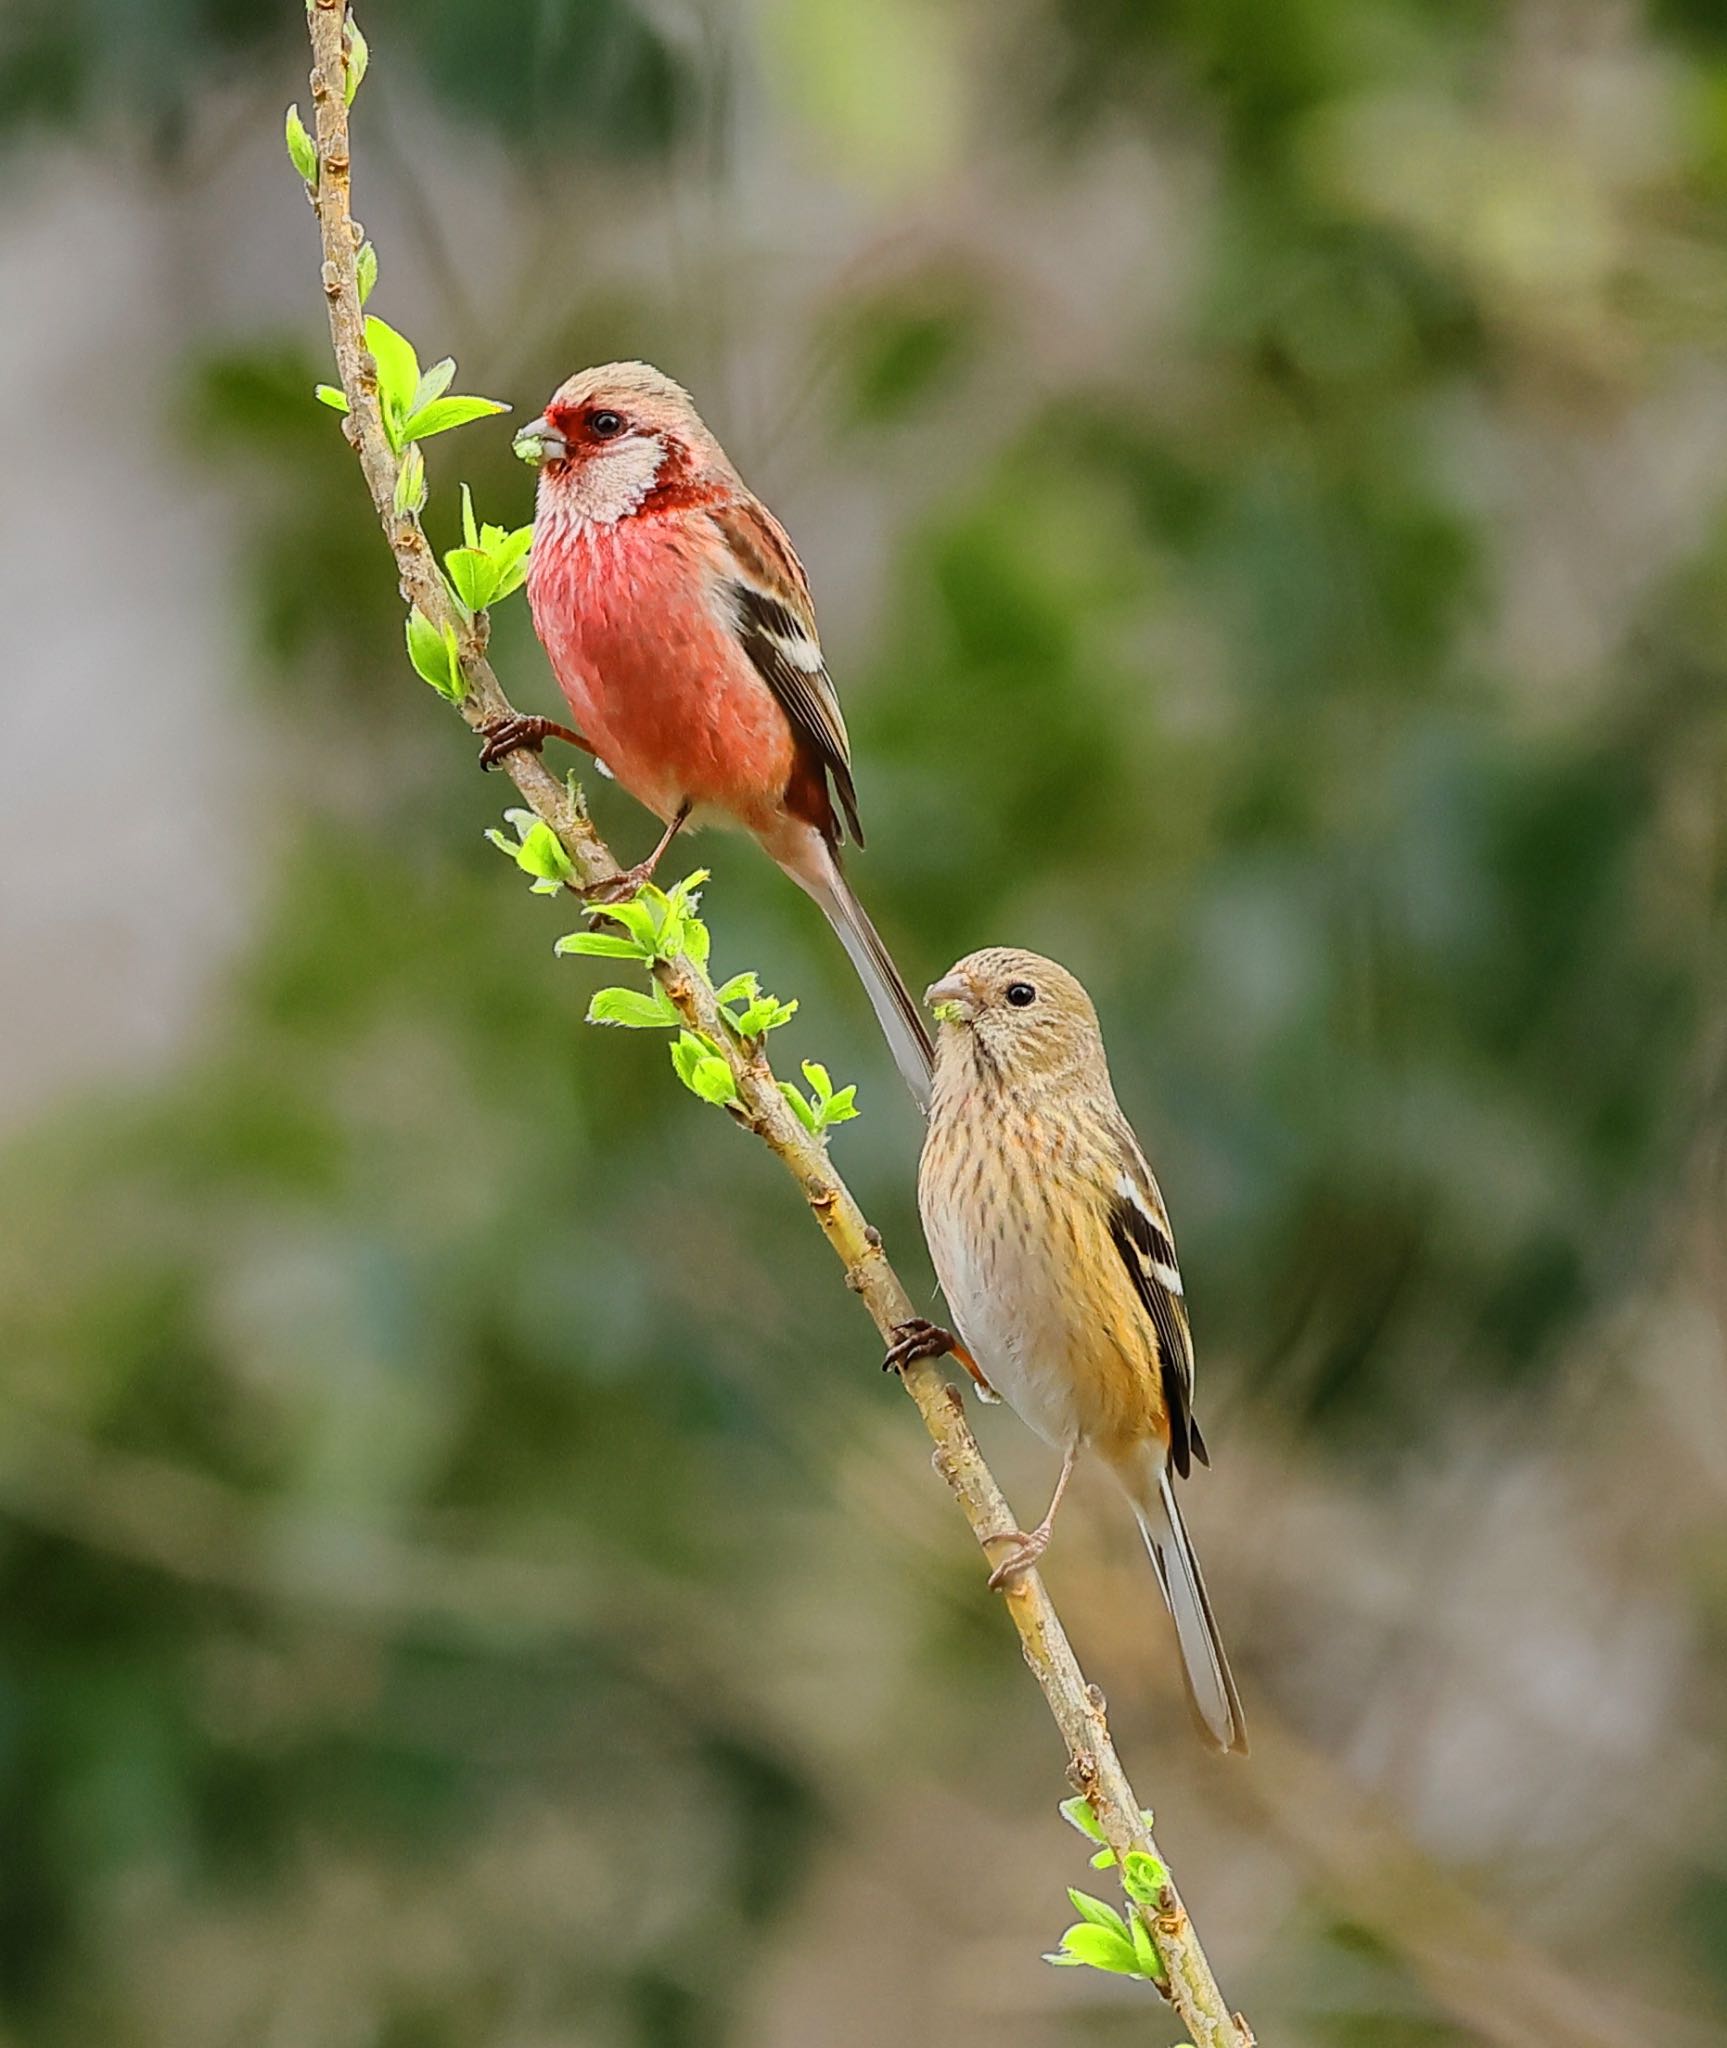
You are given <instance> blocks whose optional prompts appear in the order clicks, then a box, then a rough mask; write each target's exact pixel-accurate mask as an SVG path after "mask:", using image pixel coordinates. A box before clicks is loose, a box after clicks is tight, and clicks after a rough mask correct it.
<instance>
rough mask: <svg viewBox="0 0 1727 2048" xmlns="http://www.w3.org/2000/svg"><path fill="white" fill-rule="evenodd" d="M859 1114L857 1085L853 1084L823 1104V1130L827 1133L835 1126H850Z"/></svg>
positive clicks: (828, 1098)
mask: <svg viewBox="0 0 1727 2048" xmlns="http://www.w3.org/2000/svg"><path fill="white" fill-rule="evenodd" d="M857 1113H858V1108H857V1084H856V1083H855V1082H853V1083H850V1084H849V1085H848V1086H846V1087H844V1088H841V1089H840V1090H839V1091H838V1092H837V1093H836V1094H833V1095H830V1096H828V1097H827V1098H826V1100H825V1101H824V1102H823V1103H822V1105H821V1120H822V1129H823V1130H824V1131H825V1130H827V1129H829V1128H830V1127H831V1126H832V1125H834V1124H849V1123H850V1122H851V1120H852V1119H853V1117H855V1116H856V1115H857Z"/></svg>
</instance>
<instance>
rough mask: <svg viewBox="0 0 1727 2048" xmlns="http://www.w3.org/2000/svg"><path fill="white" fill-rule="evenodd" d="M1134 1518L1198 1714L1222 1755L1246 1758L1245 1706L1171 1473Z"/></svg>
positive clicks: (1136, 1504) (1188, 1691) (1137, 1511)
mask: <svg viewBox="0 0 1727 2048" xmlns="http://www.w3.org/2000/svg"><path fill="white" fill-rule="evenodd" d="M1134 1512H1135V1513H1136V1514H1137V1515H1138V1517H1139V1526H1140V1531H1141V1533H1142V1534H1143V1535H1144V1537H1145V1547H1146V1549H1147V1550H1149V1551H1150V1552H1151V1561H1152V1564H1153V1565H1154V1566H1155V1567H1156V1570H1157V1583H1158V1584H1159V1585H1160V1586H1161V1587H1162V1588H1163V1597H1164V1600H1165V1602H1166V1603H1167V1604H1168V1607H1169V1611H1170V1614H1171V1615H1172V1616H1173V1617H1174V1620H1175V1635H1176V1641H1177V1642H1178V1643H1180V1645H1181V1666H1182V1671H1183V1673H1184V1674H1185V1676H1186V1678H1187V1695H1188V1698H1189V1699H1190V1700H1192V1702H1193V1710H1194V1712H1195V1714H1197V1715H1198V1717H1199V1721H1200V1725H1201V1726H1202V1727H1203V1728H1204V1730H1205V1732H1206V1734H1207V1735H1208V1736H1209V1737H1210V1739H1211V1740H1212V1741H1213V1742H1215V1743H1216V1745H1217V1746H1218V1748H1219V1749H1221V1750H1225V1751H1228V1750H1234V1751H1236V1752H1237V1753H1238V1754H1239V1755H1242V1756H1245V1755H1246V1754H1247V1724H1246V1723H1245V1722H1244V1721H1243V1720H1242V1718H1241V1700H1240V1698H1239V1697H1238V1695H1237V1693H1236V1690H1235V1680H1234V1678H1233V1677H1232V1676H1231V1674H1230V1669H1229V1659H1228V1658H1227V1657H1226V1656H1225V1655H1224V1654H1223V1643H1222V1641H1221V1639H1220V1638H1219V1636H1218V1633H1217V1622H1216V1620H1215V1618H1214V1617H1213V1615H1212V1612H1211V1601H1210V1599H1209V1598H1208V1597H1207V1595H1206V1590H1205V1580H1204V1579H1203V1578H1202V1577H1201V1575H1200V1570H1199V1559H1198V1558H1197V1557H1195V1556H1194V1554H1193V1545H1192V1544H1191V1543H1189V1542H1188V1540H1187V1525H1186V1524H1185V1523H1184V1522H1183V1521H1182V1519H1181V1509H1180V1508H1179V1507H1178V1506H1177V1505H1176V1499H1175V1493H1174V1490H1173V1488H1172V1487H1171V1486H1170V1483H1169V1474H1168V1472H1167V1471H1165V1472H1164V1473H1162V1474H1161V1475H1160V1476H1159V1479H1158V1482H1157V1492H1156V1494H1155V1495H1154V1496H1153V1498H1152V1501H1151V1505H1150V1506H1149V1507H1142V1506H1141V1505H1139V1503H1138V1502H1137V1501H1136V1502H1135V1505H1134Z"/></svg>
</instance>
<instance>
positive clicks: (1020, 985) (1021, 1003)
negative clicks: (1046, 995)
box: [1005, 981, 1037, 1010]
mask: <svg viewBox="0 0 1727 2048" xmlns="http://www.w3.org/2000/svg"><path fill="white" fill-rule="evenodd" d="M1005 993H1006V995H1007V999H1008V1001H1009V1002H1010V1003H1012V1005H1013V1006H1014V1008H1015V1009H1016V1010H1023V1009H1025V1008H1026V1007H1027V1006H1028V1005H1029V1004H1031V1003H1035V1002H1036V1001H1037V990H1036V989H1034V988H1033V987H1032V985H1031V983H1030V982H1029V981H1010V982H1009V983H1008V985H1007V989H1006V991H1005Z"/></svg>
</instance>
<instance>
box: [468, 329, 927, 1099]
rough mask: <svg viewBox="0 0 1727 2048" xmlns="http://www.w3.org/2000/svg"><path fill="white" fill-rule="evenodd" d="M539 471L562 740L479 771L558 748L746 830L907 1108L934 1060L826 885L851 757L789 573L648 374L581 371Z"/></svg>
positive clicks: (666, 817) (641, 798)
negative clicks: (822, 938)
mask: <svg viewBox="0 0 1727 2048" xmlns="http://www.w3.org/2000/svg"><path fill="white" fill-rule="evenodd" d="M516 449H517V452H518V453H519V454H521V455H523V456H525V457H526V458H527V459H529V460H531V461H533V462H535V463H537V464H538V465H539V471H540V483H539V503H538V508H537V511H536V514H535V518H534V545H533V553H532V556H531V557H530V560H529V566H528V601H529V604H530V605H531V607H532V609H533V615H534V627H535V630H536V631H537V632H538V634H539V636H540V639H541V641H542V642H543V644H544V646H545V650H546V653H547V655H548V656H549V657H550V660H551V664H552V670H553V673H554V674H555V675H556V676H557V679H558V686H559V688H560V689H561V690H562V691H563V693H564V697H565V699H566V700H567V702H568V704H569V707H570V710H571V712H572V714H573V715H574V717H575V720H576V728H577V729H575V730H572V729H571V728H570V727H568V726H559V725H554V724H552V722H551V721H550V720H549V719H544V718H512V719H509V720H507V721H504V722H501V723H499V724H498V725H497V726H495V727H492V728H489V729H488V731H487V733H486V747H485V750H484V752H483V753H482V755H481V759H482V760H483V761H485V762H486V764H487V765H488V766H490V765H491V763H493V762H494V761H496V760H498V759H500V758H501V757H502V756H503V755H504V754H505V753H507V752H508V751H509V750H510V749H511V748H512V747H523V746H528V747H537V746H539V745H541V744H542V743H543V742H544V741H545V740H546V739H547V738H548V737H550V736H552V735H553V734H556V735H557V736H558V737H560V738H562V739H566V740H569V741H571V742H573V743H574V744H575V745H576V746H579V747H585V748H586V749H587V751H588V752H589V753H591V754H593V755H594V756H595V757H596V758H597V759H598V760H599V761H600V762H601V764H602V765H603V766H604V767H605V769H606V771H607V772H608V773H609V774H610V775H611V776H612V777H613V778H614V779H615V780H616V781H617V782H618V783H620V784H621V785H622V787H623V788H625V789H627V790H628V791H629V793H630V795H631V796H633V797H634V798H635V799H636V801H637V802H638V803H641V804H645V805H646V806H647V808H648V809H649V810H650V811H652V812H653V813H654V814H655V815H656V816H657V817H658V818H659V819H660V820H661V822H662V823H663V824H664V826H665V830H664V832H663V833H662V834H661V835H660V841H659V844H658V845H657V846H656V847H655V848H654V850H653V852H652V853H651V854H650V855H649V856H648V858H647V859H646V860H645V861H642V862H641V863H640V864H639V865H638V866H637V867H635V868H632V869H631V870H630V871H629V873H628V874H626V875H623V876H621V877H619V878H618V881H617V882H616V883H614V884H612V885H610V887H611V891H612V892H613V893H614V894H621V893H633V891H634V890H635V889H637V888H639V887H640V885H641V884H642V882H644V881H645V880H646V879H647V878H648V876H650V875H651V874H652V873H653V871H654V867H655V865H656V863H657V862H658V861H659V859H660V858H661V856H662V855H663V854H664V853H665V851H666V849H667V847H669V846H670V845H671V843H672V841H673V839H675V838H676V837H677V835H678V833H679V832H680V831H681V830H683V829H684V828H685V826H686V825H689V826H692V827H693V826H697V825H701V824H706V823H727V824H732V825H737V826H741V827H742V828H743V830H745V831H746V832H749V833H750V834H752V835H753V836H754V838H755V839H756V840H757V841H758V842H759V843H760V844H761V846H762V847H763V849H764V850H765V851H766V852H767V854H768V856H769V858H770V859H772V860H774V861H776V862H777V863H778V864H779V866H780V867H781V868H782V869H783V870H784V872H785V873H786V874H788V875H789V876H790V877H791V878H792V880H793V881H794V882H796V883H797V885H798V887H799V888H800V889H802V890H804V891H805V893H806V894H808V895H810V896H813V897H814V898H815V900H816V902H817V903H818V904H819V905H820V906H821V908H822V911H823V912H824V914H825V915H826V917H827V920H828V922H829V924H831V925H832V926H833V928H834V931H835V933H836V934H837V936H838V938H839V941H840V944H841V945H842V946H843V947H844V948H845V950H846V953H847V955H848V957H849V958H850V960H851V963H852V966H853V967H854V968H855V969H856V971H857V975H858V978H859V980H860V981H862V983H863V985H864V991H865V993H866V994H867V995H868V997H869V999H870V1003H871V1005H872V1007H873V1008H874V1010H875V1013H876V1016H877V1019H878V1020H879V1022H880V1024H881V1027H882V1031H883V1033H884V1034H885V1036H886V1038H887V1041H888V1045H889V1047H890V1048H891V1050H892V1052H893V1055H894V1059H895V1062H896V1063H897V1065H898V1066H899V1069H900V1072H901V1074H902V1075H903V1076H904V1078H905V1082H906V1085H907V1087H908V1088H910V1090H911V1092H912V1094H913V1096H914V1097H915V1098H916V1100H917V1102H918V1104H919V1106H920V1107H923V1106H925V1105H927V1103H928V1100H929V1078H930V1042H929V1033H928V1032H927V1030H926V1029H925V1027H924V1021H923V1017H922V1015H921V1014H920V1013H919V1010H918V1006H917V1004H916V1003H915V1002H914V1001H913V1000H912V998H911V996H910V994H909V993H908V991H907V989H906V986H905V983H904V982H903V981H902V980H901V978H900V974H899V970H898V969H897V968H896V967H895V966H894V963H893V960H892V958H891V956H890V955H889V953H888V950H887V948H886V946H884V945H883V944H882V941H881V939H880V937H879V936H878V935H877V932H876V929H875V926H874V925H873V924H872V923H871V922H870V920H869V917H868V915H867V914H866V913H865V911H864V908H863V905H862V904H861V903H859V901H858V900H857V897H856V896H855V895H854V894H853V892H852V888H851V884H850V883H849V882H848V881H847V879H846V876H845V872H844V870H843V868H842V867H841V865H840V856H839V848H840V842H841V840H842V839H843V838H844V837H845V834H846V831H847V829H848V828H849V830H850V833H851V837H852V838H853V839H854V840H855V841H856V842H857V843H858V844H859V845H860V846H861V845H862V844H863V830H862V827H861V826H860V825H859V822H858V801H857V791H856V788H855V787H854V785H853V781H852V764H851V744H850V742H849V740H848V739H847V737H846V728H845V720H844V719H843V718H842V717H841V715H840V707H839V698H838V696H837V694H836V693H835V690H834V686H833V682H832V680H831V679H830V677H829V675H828V671H827V663H826V661H825V659H824V658H823V655H822V650H821V642H820V640H819V639H818V638H817V635H816V619H815V607H814V605H813V603H812V602H811V599H810V589H809V583H808V581H807V579H806V578H805V576H804V571H803V564H802V563H801V562H800V561H799V560H798V558H797V554H796V552H795V551H794V549H793V547H792V544H791V542H790V541H789V540H788V539H787V538H786V534H785V530H784V528H783V527H781V525H780V523H779V521H778V520H777V519H775V517H774V516H773V514H772V513H771V512H770V511H769V510H768V509H767V507H766V506H765V505H764V504H763V503H762V502H761V500H760V499H759V498H757V497H756V496H755V494H754V493H753V492H752V491H751V490H750V489H749V487H748V486H747V485H746V484H745V482H744V481H743V479H742V477H740V476H739V475H738V473H737V471H736V470H735V469H734V468H733V467H732V465H731V462H730V461H729V460H728V458H727V456H726V452H725V450H724V449H723V448H722V447H721V446H720V444H719V442H718V441H716V440H715V439H714V437H713V435H712V434H711V433H709V431H708V429H707V427H706V426H705V425H704V424H703V422H702V418H701V415H700V414H699V413H698V412H697V411H696V408H695V405H694V403H693V402H692V400H691V398H690V395H689V393H688V392H687V391H686V390H685V389H684V388H683V386H682V385H681V384H675V383H674V382H673V381H672V379H671V378H670V377H667V376H665V375H664V374H663V373H662V372H660V371H659V370H656V369H653V368H651V367H650V366H649V365H648V364H647V363H606V364H604V365H602V366H601V367H600V368H598V369H594V370H583V371H581V372H580V373H579V374H578V375H576V376H574V377H571V378H570V379H568V381H567V382H565V383H563V384H561V385H560V386H559V387H558V389H557V390H556V391H555V392H553V394H552V396H551V399H550V401H549V403H548V404H547V406H546V409H545V411H544V412H543V413H542V414H541V415H540V417H539V418H538V419H537V420H534V421H533V422H531V424H530V425H528V426H526V427H524V428H523V430H522V431H521V433H520V434H518V435H517V436H516Z"/></svg>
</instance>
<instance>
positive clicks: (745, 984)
mask: <svg viewBox="0 0 1727 2048" xmlns="http://www.w3.org/2000/svg"><path fill="white" fill-rule="evenodd" d="M761 992H762V985H761V979H760V977H759V976H758V975H757V974H756V972H755V970H754V969H753V968H749V967H746V968H745V969H744V971H743V973H742V974H734V975H733V976H732V978H731V980H730V981H728V982H727V983H726V985H725V986H724V987H723V988H716V989H715V990H714V1001H715V1002H716V1003H720V1004H725V1003H741V1002H751V1003H753V1002H754V1001H755V999H756V997H757V996H759V995H760V994H761Z"/></svg>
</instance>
